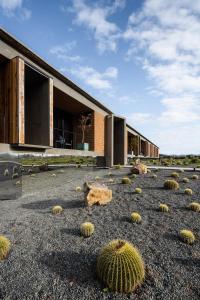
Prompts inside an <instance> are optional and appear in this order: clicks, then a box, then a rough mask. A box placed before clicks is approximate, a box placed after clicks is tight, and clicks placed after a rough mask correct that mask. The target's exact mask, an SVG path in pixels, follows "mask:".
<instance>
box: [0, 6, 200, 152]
mask: <svg viewBox="0 0 200 300" xmlns="http://www.w3.org/2000/svg"><path fill="white" fill-rule="evenodd" d="M51 20H53V22H52V21H51ZM0 26H1V27H3V28H5V30H6V31H8V32H9V33H10V34H12V35H13V36H14V37H16V38H17V39H19V40H20V41H21V42H22V43H23V44H25V45H26V46H28V47H29V48H30V49H31V50H32V51H33V52H35V53H36V54H38V55H39V56H41V57H42V58H43V59H44V60H45V61H47V62H48V63H49V64H50V65H52V66H53V67H54V68H56V69H58V70H59V71H60V72H61V73H63V74H64V75H65V76H67V77H68V78H69V79H70V80H72V81H73V82H74V83H76V84H77V85H78V86H80V87H81V88H82V89H83V90H86V91H87V92H88V93H89V94H90V95H92V96H93V97H94V98H96V99H97V100H99V101H101V102H102V103H103V104H104V105H105V106H107V107H108V108H110V109H111V110H112V111H114V113H116V114H119V115H123V116H125V117H126V119H127V122H128V124H130V125H131V126H132V127H134V128H135V129H136V130H138V131H139V132H141V133H142V134H143V135H144V136H145V137H147V138H148V139H149V140H151V141H152V142H153V143H155V144H156V145H157V146H158V147H159V148H160V153H165V154H164V155H200V154H199V153H200V138H199V136H200V134H199V132H200V98H199V92H200V45H199V43H198V41H199V39H200V6H199V5H198V3H195V2H191V1H181V0H175V1H173V2H172V1H170V0H166V1H162V0H160V1H158V0H148V1H147V0H142V1H140V0H135V1H126V0H112V1H111V0H96V1H92V0H69V1H66V0H58V1H50V2H49V3H48V12H47V10H46V4H45V3H44V2H42V1H38V0H35V1H32V0H29V1H25V0H9V1H5V0H0ZM30 33H31V34H30ZM171 153H174V154H171ZM180 153H188V154H180ZM191 153H193V154H191Z"/></svg>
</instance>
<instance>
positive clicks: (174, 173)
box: [171, 172, 179, 178]
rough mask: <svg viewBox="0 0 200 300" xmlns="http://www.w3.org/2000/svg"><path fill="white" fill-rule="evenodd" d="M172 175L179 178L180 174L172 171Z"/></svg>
mask: <svg viewBox="0 0 200 300" xmlns="http://www.w3.org/2000/svg"><path fill="white" fill-rule="evenodd" d="M171 177H173V178H179V174H178V173H177V172H173V173H171Z"/></svg>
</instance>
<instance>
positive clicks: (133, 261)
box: [97, 240, 145, 293]
mask: <svg viewBox="0 0 200 300" xmlns="http://www.w3.org/2000/svg"><path fill="white" fill-rule="evenodd" d="M97 274H98V277H99V278H100V280H102V281H103V282H104V283H105V284H106V285H107V286H108V288H109V289H110V290H111V291H113V292H119V293H130V292H131V291H133V290H135V289H136V288H137V287H138V286H140V285H141V284H142V282H143V281H144V277H145V268H144V263H143V260H142V257H141V255H140V253H139V251H138V250H137V249H136V248H135V247H134V246H133V245H132V244H131V243H129V242H127V241H124V240H113V241H111V242H110V243H109V244H107V245H106V246H104V247H103V249H102V250H101V252H100V254H99V256H98V258H97Z"/></svg>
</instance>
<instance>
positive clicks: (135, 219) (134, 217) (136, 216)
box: [131, 212, 142, 224]
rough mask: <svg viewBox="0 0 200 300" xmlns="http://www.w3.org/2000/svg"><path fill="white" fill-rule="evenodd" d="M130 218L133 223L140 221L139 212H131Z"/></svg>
mask: <svg viewBox="0 0 200 300" xmlns="http://www.w3.org/2000/svg"><path fill="white" fill-rule="evenodd" d="M131 220H132V222H134V223H138V224H139V223H141V221H142V217H141V216H140V214H139V213H137V212H133V213H132V214H131Z"/></svg>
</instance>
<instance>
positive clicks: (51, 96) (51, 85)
mask: <svg viewBox="0 0 200 300" xmlns="http://www.w3.org/2000/svg"><path fill="white" fill-rule="evenodd" d="M49 146H50V147H53V79H52V78H49Z"/></svg>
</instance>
